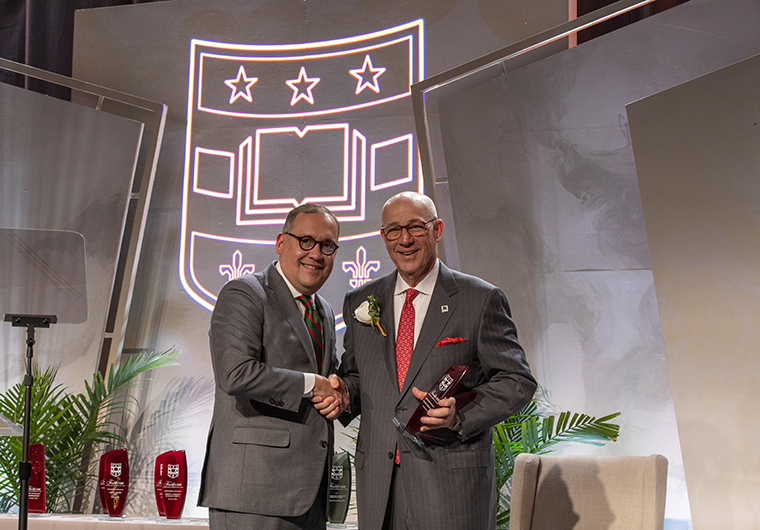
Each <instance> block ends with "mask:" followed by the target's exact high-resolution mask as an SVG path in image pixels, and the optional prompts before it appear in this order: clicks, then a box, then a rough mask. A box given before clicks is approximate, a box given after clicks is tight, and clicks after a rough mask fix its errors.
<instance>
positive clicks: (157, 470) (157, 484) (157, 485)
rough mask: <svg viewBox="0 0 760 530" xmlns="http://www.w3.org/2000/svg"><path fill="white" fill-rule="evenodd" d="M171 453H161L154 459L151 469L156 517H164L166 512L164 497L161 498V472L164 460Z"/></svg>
mask: <svg viewBox="0 0 760 530" xmlns="http://www.w3.org/2000/svg"><path fill="white" fill-rule="evenodd" d="M170 452H171V451H168V452H166V453H161V454H160V455H158V456H157V457H156V465H155V467H154V468H153V487H154V490H155V493H156V506H157V507H158V515H159V516H161V517H166V510H165V509H164V496H163V478H162V474H163V470H164V459H165V458H166V455H168V454H169V453H170Z"/></svg>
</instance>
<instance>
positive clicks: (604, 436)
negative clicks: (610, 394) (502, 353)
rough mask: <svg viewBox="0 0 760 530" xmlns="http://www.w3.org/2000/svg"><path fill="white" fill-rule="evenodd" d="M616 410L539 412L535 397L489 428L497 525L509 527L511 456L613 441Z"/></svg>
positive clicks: (512, 461) (616, 434)
mask: <svg viewBox="0 0 760 530" xmlns="http://www.w3.org/2000/svg"><path fill="white" fill-rule="evenodd" d="M618 416H620V413H619V412H616V413H614V414H609V415H607V416H604V417H601V418H595V417H593V416H589V415H587V414H579V413H577V412H561V413H560V414H559V415H555V414H548V415H542V414H540V413H539V412H538V407H537V405H536V402H535V400H532V401H531V402H530V403H528V404H527V405H526V406H525V407H524V408H523V409H522V410H520V411H519V412H518V413H517V414H515V415H513V416H510V417H509V418H507V419H506V420H505V421H504V422H502V423H500V424H498V425H495V426H494V428H493V442H494V454H495V467H496V487H497V490H498V492H499V507H500V508H499V511H498V513H497V525H498V527H499V528H500V529H505V528H509V501H510V498H509V491H504V490H505V489H507V488H505V486H506V485H507V483H508V482H509V479H510V478H511V477H512V473H513V472H514V468H515V458H517V455H519V454H521V453H533V454H545V453H549V452H551V451H552V449H553V447H554V446H555V445H556V444H558V443H561V442H580V443H584V444H590V445H598V446H601V445H604V444H605V443H607V442H614V441H616V440H617V438H618V435H619V433H620V426H619V425H617V424H614V423H611V422H610V420H612V419H614V418H617V417H618Z"/></svg>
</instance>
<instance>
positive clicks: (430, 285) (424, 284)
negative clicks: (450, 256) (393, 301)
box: [393, 259, 441, 296]
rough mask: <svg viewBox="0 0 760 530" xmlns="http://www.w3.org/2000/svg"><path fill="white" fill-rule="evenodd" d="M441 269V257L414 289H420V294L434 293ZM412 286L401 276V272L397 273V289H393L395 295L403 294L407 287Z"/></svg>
mask: <svg viewBox="0 0 760 530" xmlns="http://www.w3.org/2000/svg"><path fill="white" fill-rule="evenodd" d="M440 269H441V261H440V260H439V259H436V260H435V265H433V268H432V269H431V270H430V272H428V273H427V276H425V277H424V278H422V280H421V281H420V283H418V284H417V285H415V286H414V289H415V290H417V291H419V292H420V294H425V295H428V296H430V295H432V294H433V289H435V282H436V281H438V271H439V270H440ZM411 288H412V287H410V286H409V284H407V283H406V282H405V281H404V279H403V278H402V277H401V274H396V289H395V291H393V294H394V295H398V294H402V293H404V292H405V291H406V290H407V289H411Z"/></svg>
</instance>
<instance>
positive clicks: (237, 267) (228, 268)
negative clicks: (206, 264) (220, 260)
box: [219, 250, 256, 282]
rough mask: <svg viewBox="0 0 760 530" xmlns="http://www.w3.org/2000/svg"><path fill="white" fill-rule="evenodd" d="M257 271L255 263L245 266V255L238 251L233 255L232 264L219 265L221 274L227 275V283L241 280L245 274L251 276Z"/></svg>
mask: <svg viewBox="0 0 760 530" xmlns="http://www.w3.org/2000/svg"><path fill="white" fill-rule="evenodd" d="M255 270H256V265H254V264H253V263H246V264H245V265H243V253H242V252H240V251H239V250H236V251H235V252H234V253H233V254H232V263H231V264H230V263H226V264H224V265H219V274H221V275H225V274H226V275H227V281H228V282H229V281H232V280H236V279H238V278H240V277H241V276H242V275H243V274H250V273H252V272H253V271H255Z"/></svg>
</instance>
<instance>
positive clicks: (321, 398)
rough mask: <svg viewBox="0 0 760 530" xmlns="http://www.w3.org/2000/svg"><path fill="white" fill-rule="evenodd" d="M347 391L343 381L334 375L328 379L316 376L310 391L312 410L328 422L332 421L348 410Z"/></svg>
mask: <svg viewBox="0 0 760 530" xmlns="http://www.w3.org/2000/svg"><path fill="white" fill-rule="evenodd" d="M348 399H349V398H348V390H347V389H346V383H344V382H343V379H341V378H340V377H338V376H337V375H335V374H331V375H330V377H329V378H326V377H323V376H321V375H317V376H316V378H315V381H314V388H313V389H312V391H311V401H312V403H314V408H315V409H317V410H318V411H319V413H320V414H322V415H323V416H324V417H325V418H327V419H328V420H334V419H335V418H337V417H338V416H339V415H341V414H342V413H343V412H344V411H346V410H348V405H349V401H348Z"/></svg>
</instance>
